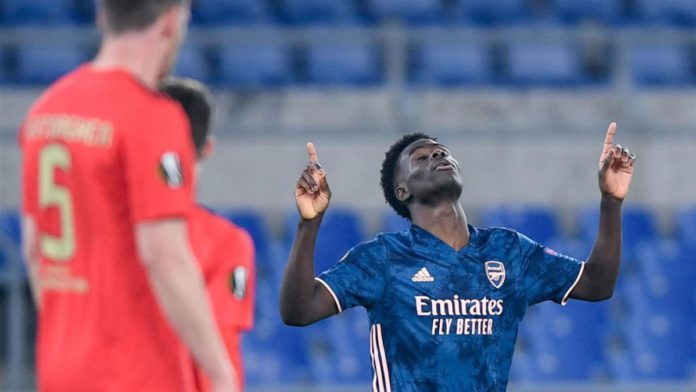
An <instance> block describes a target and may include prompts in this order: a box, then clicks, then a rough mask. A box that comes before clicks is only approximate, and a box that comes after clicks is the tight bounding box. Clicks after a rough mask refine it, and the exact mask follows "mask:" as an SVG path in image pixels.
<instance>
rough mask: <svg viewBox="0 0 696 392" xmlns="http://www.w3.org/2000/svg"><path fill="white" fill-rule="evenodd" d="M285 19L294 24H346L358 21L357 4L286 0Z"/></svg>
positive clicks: (326, 0)
mask: <svg viewBox="0 0 696 392" xmlns="http://www.w3.org/2000/svg"><path fill="white" fill-rule="evenodd" d="M284 19H286V20H287V21H288V22H290V23H293V24H331V25H337V24H346V23H354V22H357V21H358V18H357V14H356V10H355V4H354V3H353V2H352V1H345V0H285V1H284Z"/></svg>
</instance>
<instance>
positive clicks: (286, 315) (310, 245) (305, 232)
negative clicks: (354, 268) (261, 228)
mask: <svg viewBox="0 0 696 392" xmlns="http://www.w3.org/2000/svg"><path fill="white" fill-rule="evenodd" d="M307 154H308V156H309V163H308V164H307V167H306V168H305V169H304V170H303V171H302V175H301V176H300V178H299V179H298V180H297V184H296V185H295V202H296V204H297V210H298V212H299V213H300V218H301V219H300V223H299V224H298V227H297V234H296V236H295V241H294V243H293V245H292V250H291V251H290V256H289V257H288V264H287V266H286V267H285V274H284V275H283V282H282V286H281V288H280V314H281V316H282V318H283V322H285V323H286V324H288V325H308V324H312V323H314V322H315V321H318V320H321V319H323V318H325V317H328V316H330V315H332V314H335V313H336V312H337V311H338V309H336V305H335V302H334V301H333V299H332V297H331V294H329V292H328V291H327V290H326V288H324V286H322V285H321V284H320V283H318V282H317V281H315V280H314V276H315V275H314V245H315V243H316V239H317V232H318V231H319V225H320V224H321V220H322V217H323V215H324V211H326V209H327V208H328V207H329V200H330V199H331V191H330V190H329V184H328V182H327V181H326V172H325V171H324V169H323V168H322V167H321V165H320V164H319V159H318V158H317V150H316V148H315V147H314V144H312V143H307Z"/></svg>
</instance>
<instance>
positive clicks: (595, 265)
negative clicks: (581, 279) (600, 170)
mask: <svg viewBox="0 0 696 392" xmlns="http://www.w3.org/2000/svg"><path fill="white" fill-rule="evenodd" d="M621 204H622V201H621V200H617V199H615V198H613V197H610V196H603V197H602V201H601V204H600V213H599V231H598V233H597V238H596V240H595V244H594V247H593V248H592V252H591V253H590V257H589V258H588V259H587V264H586V265H585V271H584V272H583V273H584V274H586V275H587V277H588V281H589V282H590V283H591V286H590V287H589V288H590V293H591V297H592V298H589V299H590V300H604V299H608V298H610V297H611V296H612V294H613V293H614V287H615V286H616V280H617V278H618V276H619V267H620V263H621Z"/></svg>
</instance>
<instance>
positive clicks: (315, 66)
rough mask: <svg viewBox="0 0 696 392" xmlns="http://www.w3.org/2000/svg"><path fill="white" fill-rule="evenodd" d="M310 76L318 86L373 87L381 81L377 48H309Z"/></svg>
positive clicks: (346, 45) (367, 45)
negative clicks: (353, 85)
mask: <svg viewBox="0 0 696 392" xmlns="http://www.w3.org/2000/svg"><path fill="white" fill-rule="evenodd" d="M307 76H308V81H309V82H310V83H316V84H357V85H365V84H374V83H377V82H379V81H380V80H381V79H382V71H381V64H380V61H379V60H378V57H377V51H376V50H375V48H374V47H373V46H372V45H371V44H370V43H367V42H358V41H351V42H348V43H337V44H325V43H321V44H313V45H310V46H309V47H308V48H307Z"/></svg>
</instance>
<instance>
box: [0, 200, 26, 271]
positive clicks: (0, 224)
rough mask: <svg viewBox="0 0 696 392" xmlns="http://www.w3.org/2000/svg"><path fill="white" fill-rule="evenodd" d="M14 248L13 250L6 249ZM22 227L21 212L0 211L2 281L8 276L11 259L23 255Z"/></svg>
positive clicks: (0, 269)
mask: <svg viewBox="0 0 696 392" xmlns="http://www.w3.org/2000/svg"><path fill="white" fill-rule="evenodd" d="M5 247H12V248H13V249H5ZM20 249H21V226H20V218H19V212H18V211H16V210H3V211H0V281H2V280H3V279H4V277H5V275H6V272H7V267H8V264H7V263H8V262H9V257H12V256H11V255H17V256H19V255H20V254H21V250H20Z"/></svg>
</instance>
